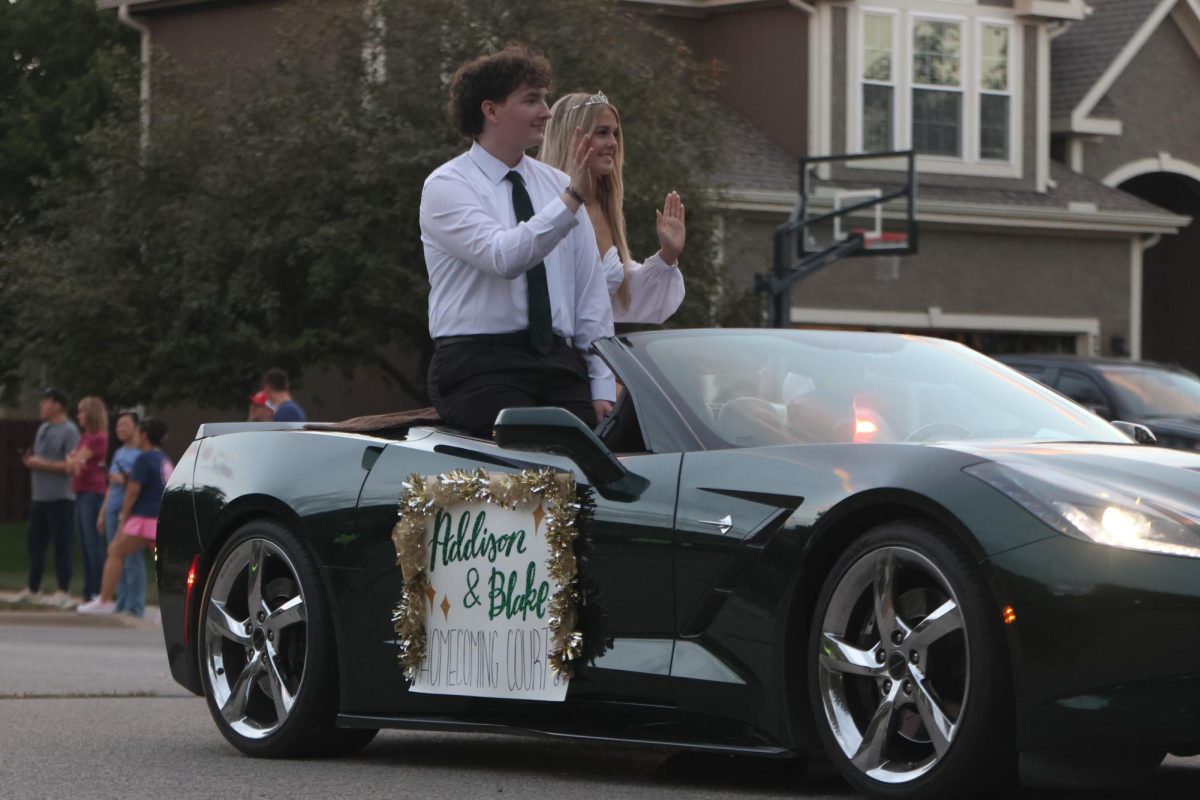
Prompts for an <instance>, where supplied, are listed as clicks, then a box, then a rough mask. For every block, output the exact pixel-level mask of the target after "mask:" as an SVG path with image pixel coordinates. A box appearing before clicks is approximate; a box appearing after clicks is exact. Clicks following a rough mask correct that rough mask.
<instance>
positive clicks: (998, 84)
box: [979, 25, 1012, 161]
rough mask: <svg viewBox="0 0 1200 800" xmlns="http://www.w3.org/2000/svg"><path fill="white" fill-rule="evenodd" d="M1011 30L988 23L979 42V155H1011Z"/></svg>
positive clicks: (1001, 157) (1003, 159) (992, 157)
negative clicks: (1009, 70)
mask: <svg viewBox="0 0 1200 800" xmlns="http://www.w3.org/2000/svg"><path fill="white" fill-rule="evenodd" d="M1008 31H1009V29H1008V28H1006V27H1004V26H1001V25H984V26H983V27H982V28H981V32H980V46H979V92H980V94H979V157H980V158H984V159H996V160H999V161H1007V160H1008V155H1009V153H1008V139H1009V109H1010V107H1011V105H1012V98H1011V97H1010V89H1009V80H1008V36H1009V32H1008Z"/></svg>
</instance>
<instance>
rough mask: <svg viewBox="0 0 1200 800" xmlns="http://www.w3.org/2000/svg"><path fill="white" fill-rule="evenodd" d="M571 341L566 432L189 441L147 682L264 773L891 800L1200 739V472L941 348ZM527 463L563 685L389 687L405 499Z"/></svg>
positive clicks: (822, 339)
mask: <svg viewBox="0 0 1200 800" xmlns="http://www.w3.org/2000/svg"><path fill="white" fill-rule="evenodd" d="M596 347H597V350H598V352H599V353H600V355H601V356H602V357H603V358H604V359H605V361H607V362H608V363H609V365H610V366H611V367H612V369H613V371H614V373H616V375H617V376H618V378H619V380H620V383H621V385H622V386H623V391H622V393H621V395H620V398H619V401H618V403H617V406H616V408H615V411H614V413H613V414H612V415H611V416H610V417H609V418H608V419H607V420H606V421H605V422H604V423H602V425H601V426H600V427H599V428H598V429H597V430H596V431H594V432H593V431H592V430H590V429H588V428H586V427H584V426H583V425H582V424H581V423H579V422H578V421H577V420H576V419H575V418H574V417H572V416H570V415H569V414H567V413H566V412H564V411H562V410H561V409H552V408H531V409H509V410H507V411H504V412H502V413H501V415H500V416H499V417H498V418H497V421H496V425H495V429H494V437H493V440H483V439H477V438H472V437H470V436H468V435H465V434H462V433H459V432H456V431H454V430H450V429H447V428H443V427H438V426H437V425H436V424H429V425H422V424H417V423H413V422H411V421H410V422H409V423H407V424H403V425H400V424H397V425H393V426H391V427H386V426H385V427H379V428H377V429H376V430H372V431H369V432H365V433H364V432H352V430H353V429H347V428H346V427H345V426H341V427H339V426H337V425H334V426H330V427H327V428H324V429H321V428H320V427H319V426H308V427H303V426H300V425H288V424H284V425H282V426H280V425H275V426H272V425H270V424H251V423H232V424H224V425H222V424H215V425H205V426H202V427H201V429H200V431H199V433H198V434H197V438H196V440H195V441H194V442H193V443H192V444H191V446H190V447H189V448H188V450H187V453H186V454H185V456H184V457H183V458H182V459H181V461H180V463H179V465H178V467H177V469H176V470H175V473H174V475H173V477H172V479H171V482H170V484H169V485H168V487H167V490H166V493H165V495H164V500H163V506H162V515H161V518H160V526H159V538H158V546H157V552H156V559H157V569H158V581H159V597H160V603H161V608H162V619H163V628H164V634H165V638H166V646H167V653H168V657H169V660H170V665H171V671H172V674H173V675H174V677H175V679H176V680H177V681H178V682H179V683H180V684H182V685H183V686H185V687H187V688H188V689H190V690H191V691H193V692H195V693H197V694H203V695H204V696H205V697H206V698H207V701H208V705H209V708H210V710H211V712H212V716H213V719H214V720H215V722H216V725H217V727H218V728H219V729H220V731H221V733H222V734H223V735H224V736H225V737H226V739H228V740H229V742H231V743H232V744H233V745H234V746H235V747H236V748H237V749H239V750H241V751H242V752H244V753H247V754H250V755H254V756H265V757H278V756H295V755H304V754H314V753H321V754H330V753H334V754H336V753H346V752H350V751H353V750H354V749H356V748H358V747H361V746H363V745H365V744H366V743H367V742H369V741H370V739H371V738H372V736H374V735H375V733H376V732H377V731H378V730H379V729H380V728H416V729H439V730H446V729H450V730H462V731H472V730H486V731H492V732H495V731H496V730H498V729H508V730H513V731H523V732H535V733H541V734H546V735H552V736H570V737H582V738H588V739H594V740H610V741H625V742H638V743H644V744H648V745H666V746H671V747H680V748H693V749H698V750H706V751H714V752H729V753H743V754H759V755H763V756H776V757H788V756H796V755H799V754H808V753H817V752H823V753H824V754H825V755H826V757H827V758H828V759H829V760H830V761H832V763H833V764H834V765H835V766H836V767H837V769H838V770H839V771H840V772H841V773H842V774H843V775H844V776H845V778H846V779H847V780H848V781H849V782H850V783H851V784H852V785H853V786H854V787H855V788H857V789H858V790H859V791H861V792H863V793H865V794H868V795H870V796H873V797H885V798H927V797H966V796H978V795H979V794H981V793H983V792H984V791H985V790H988V791H990V790H996V789H999V788H1002V787H1004V786H1007V785H1010V784H1011V783H1012V782H1013V781H1014V780H1016V779H1017V778H1018V775H1021V776H1026V777H1029V776H1033V777H1035V778H1036V777H1037V776H1039V775H1041V776H1045V775H1048V774H1054V770H1055V769H1058V768H1061V769H1063V770H1067V771H1069V770H1070V769H1071V768H1072V765H1076V766H1078V765H1080V764H1100V763H1102V764H1105V765H1108V766H1113V765H1138V764H1156V763H1157V762H1158V761H1159V760H1161V758H1162V757H1163V755H1164V754H1165V753H1167V752H1175V753H1185V752H1186V753H1191V752H1197V751H1198V750H1200V748H1198V745H1200V725H1197V722H1196V719H1197V713H1198V712H1200V637H1198V636H1196V635H1195V631H1196V630H1197V624H1198V621H1200V455H1196V454H1189V453H1184V452H1180V451H1173V450H1165V449H1161V448H1157V447H1148V446H1142V445H1138V444H1135V443H1134V442H1133V440H1132V439H1130V438H1129V437H1127V436H1126V435H1125V434H1124V433H1122V432H1121V431H1119V430H1118V429H1117V428H1114V427H1113V426H1112V425H1110V424H1109V423H1107V422H1105V421H1103V420H1101V419H1100V418H1098V417H1096V416H1095V415H1093V414H1091V413H1089V412H1087V411H1086V410H1084V409H1082V408H1081V407H1079V406H1077V405H1075V404H1074V403H1072V402H1070V401H1068V400H1066V399H1065V398H1063V397H1061V396H1060V395H1058V394H1056V393H1055V392H1053V391H1051V390H1049V389H1046V388H1044V387H1043V386H1041V385H1040V384H1038V383H1036V382H1035V381H1033V380H1030V379H1028V378H1026V377H1024V376H1022V375H1021V374H1019V373H1017V372H1015V371H1013V370H1011V369H1009V368H1007V367H1005V366H1003V365H1001V364H998V363H997V362H995V361H992V360H990V359H988V358H986V357H984V356H981V355H979V354H977V353H974V352H972V351H970V350H968V349H966V348H964V347H961V346H959V345H956V344H953V343H949V342H945V341H941V340H935V339H923V338H919V337H910V336H899V335H890V334H873V333H852V332H833V331H779V330H694V331H656V332H646V333H637V334H630V335H626V336H618V337H613V338H610V339H606V340H603V341H600V342H598V343H597V345H596ZM546 469H548V470H552V471H554V472H555V473H569V474H571V475H573V476H574V479H575V482H576V486H577V489H578V493H579V494H578V496H579V498H580V508H583V507H584V506H587V513H586V515H582V516H580V521H579V539H578V540H577V545H579V546H582V543H586V553H585V552H583V551H582V550H581V551H580V554H579V559H578V571H579V577H580V579H581V580H584V581H586V582H587V584H588V585H589V586H590V587H591V592H592V595H591V596H592V598H593V601H592V606H591V617H592V618H594V619H593V622H592V623H589V625H590V627H588V626H584V628H583V631H582V636H583V639H584V645H585V646H584V650H585V652H587V653H588V655H587V657H586V658H583V659H581V660H580V663H578V665H577V668H576V669H575V670H574V675H573V676H572V677H571V678H570V682H569V685H568V687H567V689H566V691H565V696H563V697H561V698H560V699H558V700H553V701H547V700H545V699H542V700H529V699H512V698H509V697H491V698H488V697H463V696H448V695H445V694H438V693H436V692H434V693H429V692H417V691H414V687H413V686H411V685H410V682H409V680H408V679H407V678H406V675H405V672H404V670H403V668H402V666H401V659H400V657H399V656H400V655H401V650H403V642H401V641H400V640H399V638H398V636H397V633H396V628H395V626H394V625H395V623H394V619H393V613H394V609H395V608H396V606H397V603H398V601H399V598H400V597H401V595H402V593H403V591H404V577H403V573H402V572H401V570H400V569H399V568H398V567H397V550H396V547H395V545H394V544H393V539H392V531H393V527H394V526H396V523H397V518H398V514H399V512H400V507H399V500H398V498H399V497H400V495H401V492H402V490H404V487H405V486H406V485H408V486H410V487H411V483H410V481H411V476H414V475H415V476H438V475H446V474H450V473H453V472H456V471H458V473H459V474H463V473H471V474H477V473H474V471H476V470H483V471H484V472H486V473H489V474H491V473H504V474H516V473H520V472H523V471H528V470H546ZM460 536H461V531H460ZM531 569H532V567H531ZM431 602H432V597H431ZM445 611H446V609H445V608H443V612H445ZM601 611H602V613H600V612H601ZM430 613H431V614H432V613H435V612H433V611H430ZM437 613H442V612H437ZM594 620H600V621H599V622H595V621H594ZM589 644H590V645H591V647H590V648H589V647H588V646H587V645H589ZM460 655H461V653H460ZM535 655H537V656H538V657H539V658H540V657H541V654H535Z"/></svg>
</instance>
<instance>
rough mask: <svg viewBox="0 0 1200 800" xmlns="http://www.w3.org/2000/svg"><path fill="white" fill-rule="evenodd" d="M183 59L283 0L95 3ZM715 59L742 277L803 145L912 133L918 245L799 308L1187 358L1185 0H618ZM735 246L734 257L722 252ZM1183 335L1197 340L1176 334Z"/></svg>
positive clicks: (837, 267) (727, 194) (726, 199)
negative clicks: (720, 75) (118, 10)
mask: <svg viewBox="0 0 1200 800" xmlns="http://www.w3.org/2000/svg"><path fill="white" fill-rule="evenodd" d="M99 2H100V5H101V6H102V7H125V10H124V12H123V16H124V17H125V18H127V19H128V20H129V21H130V24H133V25H136V26H140V27H141V29H142V30H143V31H144V35H143V42H144V43H145V44H146V45H147V46H151V47H161V48H163V49H165V50H166V51H168V52H170V53H171V54H172V55H173V56H174V57H175V58H176V59H178V60H180V61H182V62H184V63H188V62H189V61H190V60H195V61H196V63H199V62H200V61H201V60H207V59H209V58H210V57H211V54H212V50H213V48H214V47H219V48H224V49H226V50H229V51H231V52H233V51H236V52H240V53H245V54H251V55H253V54H254V53H262V52H266V51H268V50H269V44H270V38H271V36H272V33H271V17H272V15H271V13H270V12H271V10H272V9H273V8H275V7H276V6H278V5H280V4H281V3H284V2H286V0H240V2H235V1H234V0H99ZM622 5H623V6H624V7H625V8H627V9H630V10H634V11H636V12H637V13H640V14H644V15H646V16H647V17H648V18H650V19H651V20H652V21H653V22H654V23H655V24H657V25H660V26H661V27H663V28H665V29H667V30H669V31H670V32H672V33H673V34H675V35H677V36H678V37H680V38H681V39H682V40H684V41H685V42H686V43H687V44H688V45H690V47H691V48H692V49H693V50H694V51H695V53H696V54H697V55H698V56H699V57H701V58H703V59H713V60H714V61H719V62H721V63H722V64H723V65H724V70H725V77H726V80H725V83H724V86H723V88H722V89H721V97H720V99H721V102H722V105H723V107H724V110H723V111H722V112H720V113H719V114H718V116H719V117H720V118H719V119H718V120H716V123H717V124H720V125H721V126H723V127H724V128H725V129H726V131H727V134H728V142H729V146H730V154H729V155H730V157H729V159H728V168H727V170H726V172H725V173H724V174H722V175H720V176H718V178H719V180H718V183H719V184H720V186H721V189H722V191H723V195H722V197H723V200H722V203H723V206H724V209H725V211H726V214H725V225H724V226H723V252H724V253H726V254H727V255H726V259H727V261H728V266H729V267H730V269H731V270H732V271H733V273H734V274H735V275H737V276H738V277H739V278H741V279H743V280H745V281H746V282H749V281H750V280H751V279H752V276H753V275H754V274H755V273H758V272H763V271H765V270H767V269H769V266H770V263H771V252H772V232H773V231H774V229H775V227H776V226H777V225H778V224H779V223H780V222H781V221H782V220H783V219H784V218H785V217H786V216H787V214H788V213H789V212H790V211H791V210H792V208H793V206H794V205H795V203H796V199H797V178H796V176H797V168H796V159H797V158H799V157H801V156H804V155H806V154H808V155H826V154H838V153H855V152H864V151H865V152H870V151H880V150H889V149H907V148H912V149H914V150H915V151H916V152H917V153H918V159H917V167H918V187H919V188H918V193H917V203H916V215H917V219H918V221H919V224H920V248H919V252H918V253H917V254H914V255H911V256H907V257H905V258H903V259H902V260H901V261H900V263H899V265H898V266H897V265H896V264H895V263H891V264H888V263H884V262H883V261H881V260H880V259H875V258H856V259H846V260H843V261H839V262H837V263H835V264H833V265H832V266H830V267H828V268H826V269H824V270H823V271H821V272H819V273H817V274H815V275H813V276H812V277H810V278H808V279H807V280H805V281H804V282H802V283H801V284H799V285H798V286H797V287H796V289H795V291H794V292H793V302H792V308H791V322H792V324H796V325H819V326H846V327H857V328H872V329H889V330H905V331H920V332H927V333H932V334H935V335H941V336H948V337H952V338H956V339H959V340H961V341H965V342H967V343H969V344H971V345H973V346H975V347H978V348H979V349H982V350H984V351H985V352H1012V351H1018V350H1050V351H1066V352H1077V353H1105V354H1118V355H1130V356H1132V357H1134V358H1139V357H1152V358H1160V359H1166V360H1176V361H1180V362H1182V363H1184V364H1186V365H1188V366H1191V367H1192V368H1194V369H1200V341H1188V338H1189V337H1188V331H1189V329H1190V320H1189V317H1188V314H1187V311H1188V309H1189V300H1190V299H1191V295H1192V294H1194V293H1195V291H1191V292H1189V285H1190V283H1191V281H1190V280H1189V278H1190V275H1191V270H1192V269H1193V268H1194V267H1195V266H1196V264H1195V257H1194V255H1192V254H1193V253H1194V252H1195V249H1194V248H1191V247H1189V246H1188V245H1189V244H1194V243H1195V242H1196V240H1197V238H1200V229H1198V228H1197V225H1196V224H1195V223H1193V221H1192V220H1193V219H1196V218H1200V138H1198V137H1197V136H1196V132H1197V131H1200V2H1197V0H807V1H805V0H622ZM734 254H736V256H735V255H734ZM1192 338H1193V339H1194V338H1195V337H1192Z"/></svg>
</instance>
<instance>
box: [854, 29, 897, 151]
mask: <svg viewBox="0 0 1200 800" xmlns="http://www.w3.org/2000/svg"><path fill="white" fill-rule="evenodd" d="M892 28H893V24H892V18H891V17H890V16H887V15H884V14H867V15H865V16H864V18H863V86H862V105H863V150H867V151H878V150H892V149H894V141H893V136H892V129H893V127H894V125H893V119H894V118H895V108H894V105H895V104H894V99H893V98H894V97H895V94H896V86H895V78H894V73H893V70H894V69H895V66H894V64H895V58H894V56H893V50H894V48H893V45H892Z"/></svg>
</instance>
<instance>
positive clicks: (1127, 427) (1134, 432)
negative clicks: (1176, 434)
mask: <svg viewBox="0 0 1200 800" xmlns="http://www.w3.org/2000/svg"><path fill="white" fill-rule="evenodd" d="M1112 426H1113V427H1114V428H1116V429H1117V430H1119V431H1120V432H1121V433H1123V434H1125V435H1126V436H1128V437H1129V438H1130V439H1133V440H1134V441H1135V442H1137V443H1138V444H1157V443H1158V437H1157V436H1155V435H1154V432H1153V431H1151V430H1150V429H1149V428H1147V427H1146V426H1145V425H1142V424H1140V423H1137V422H1125V421H1124V420H1119V419H1115V420H1113V421H1112Z"/></svg>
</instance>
